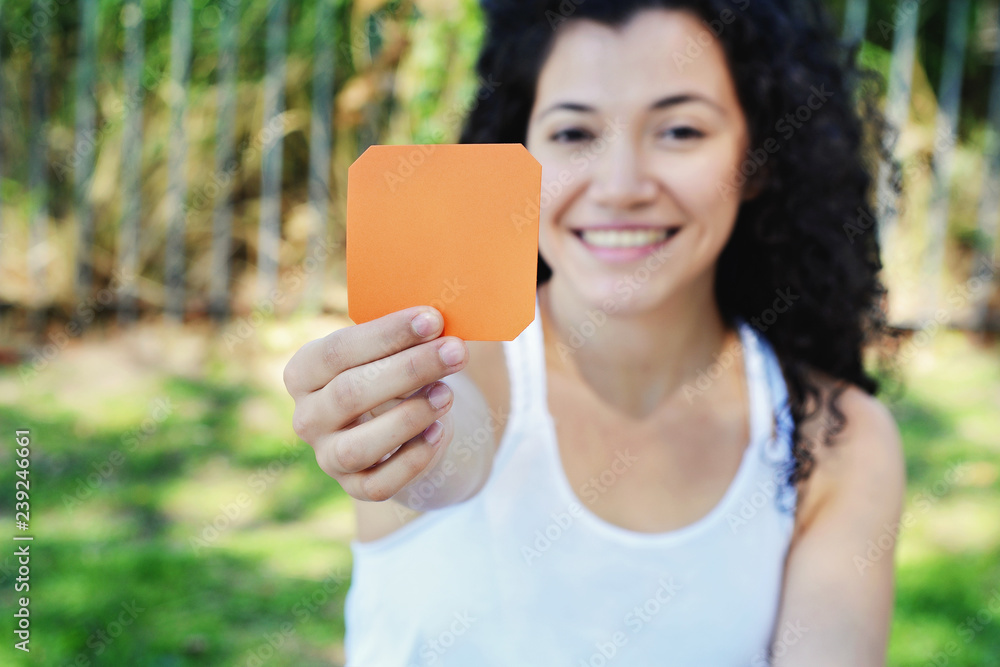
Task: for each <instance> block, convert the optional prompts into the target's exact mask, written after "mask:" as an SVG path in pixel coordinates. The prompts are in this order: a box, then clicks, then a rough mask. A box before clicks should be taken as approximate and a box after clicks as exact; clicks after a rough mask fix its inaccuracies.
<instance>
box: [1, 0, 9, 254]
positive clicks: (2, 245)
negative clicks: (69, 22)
mask: <svg viewBox="0 0 1000 667" xmlns="http://www.w3.org/2000/svg"><path fill="white" fill-rule="evenodd" d="M0 32H3V33H6V30H5V28H4V24H3V0H0ZM0 72H3V57H2V54H0ZM3 92H4V91H3V86H0V127H3V124H4V120H5V119H4V117H3ZM3 148H4V143H3V137H2V135H0V183H2V182H3ZM6 237H7V234H6V233H5V232H4V230H3V197H0V267H2V266H3V249H4V245H5V244H4V239H6Z"/></svg>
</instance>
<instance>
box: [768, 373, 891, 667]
mask: <svg viewBox="0 0 1000 667" xmlns="http://www.w3.org/2000/svg"><path fill="white" fill-rule="evenodd" d="M840 407H841V411H842V412H843V414H844V416H845V417H846V418H847V423H846V425H845V427H844V430H843V432H842V433H841V434H840V435H839V436H838V437H837V438H836V439H835V440H834V442H833V444H832V445H830V446H826V445H817V446H815V447H814V455H815V459H816V463H815V468H814V470H813V474H812V476H811V477H810V478H809V479H808V480H807V482H806V484H807V485H808V487H807V493H806V494H805V495H802V494H801V492H800V506H799V509H798V513H797V519H796V531H795V537H794V539H793V542H792V546H791V548H790V550H789V555H788V560H787V562H786V566H785V584H784V592H783V596H782V603H781V612H780V615H779V619H778V623H777V625H776V626H775V632H774V640H773V644H772V653H773V662H772V664H773V665H774V667H806V666H808V667H825V666H830V667H834V666H836V667H843V666H845V665H850V666H851V667H876V666H881V665H884V664H885V653H886V644H887V642H888V635H889V627H890V622H891V618H892V608H893V599H894V591H893V588H894V582H893V560H894V558H893V556H894V551H895V543H896V538H897V537H898V534H899V527H900V523H899V520H900V515H901V511H902V505H903V494H904V491H905V486H906V473H905V463H904V459H903V448H902V443H901V441H900V437H899V431H898V429H897V427H896V423H895V421H894V420H893V418H892V416H891V415H890V413H889V411H888V410H887V409H886V408H885V406H883V405H882V404H881V403H880V402H879V401H878V400H876V399H875V398H873V397H871V396H869V395H867V394H865V393H864V392H863V391H861V390H860V389H857V388H855V387H851V388H849V389H848V390H846V391H845V392H844V393H843V394H842V396H841V398H840Z"/></svg>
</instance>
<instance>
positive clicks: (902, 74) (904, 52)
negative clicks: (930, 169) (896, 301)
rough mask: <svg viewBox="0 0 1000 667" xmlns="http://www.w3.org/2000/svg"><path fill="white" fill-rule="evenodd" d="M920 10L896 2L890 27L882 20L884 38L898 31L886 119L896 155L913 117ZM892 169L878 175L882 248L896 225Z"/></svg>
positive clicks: (884, 166) (883, 167)
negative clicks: (900, 139)
mask: <svg viewBox="0 0 1000 667" xmlns="http://www.w3.org/2000/svg"><path fill="white" fill-rule="evenodd" d="M919 13H920V7H919V5H918V4H917V3H916V2H903V1H902V0H900V1H899V2H897V3H896V15H895V18H894V20H893V23H892V24H891V25H890V24H888V23H886V22H885V21H879V22H878V27H879V29H880V30H881V31H882V34H883V36H885V37H888V32H889V31H894V33H895V34H894V37H893V44H892V62H891V64H890V66H889V91H888V99H887V101H886V112H885V115H886V120H888V121H889V123H890V128H889V132H888V134H889V136H886V137H883V141H884V143H885V146H886V148H887V149H888V150H889V151H890V152H892V153H894V152H895V147H896V141H897V139H898V133H902V132H903V129H904V128H905V126H906V122H907V120H908V119H909V116H910V88H911V87H912V83H913V60H914V55H915V53H916V42H917V17H918V15H919ZM889 178H890V166H889V165H888V164H887V163H885V162H883V163H882V164H881V165H880V168H879V175H878V211H879V216H878V217H879V221H880V224H879V245H880V247H882V248H885V247H886V245H885V244H886V240H887V239H888V237H889V235H890V233H891V232H892V230H893V228H894V227H895V225H896V204H897V202H896V196H895V194H894V193H893V191H892V189H891V187H890V184H889Z"/></svg>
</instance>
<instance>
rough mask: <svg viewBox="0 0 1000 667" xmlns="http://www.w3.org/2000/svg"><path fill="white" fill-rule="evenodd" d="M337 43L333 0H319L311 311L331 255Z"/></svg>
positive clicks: (311, 133)
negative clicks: (334, 37)
mask: <svg viewBox="0 0 1000 667" xmlns="http://www.w3.org/2000/svg"><path fill="white" fill-rule="evenodd" d="M333 42H334V39H333V1H332V0H317V6H316V45H315V48H314V53H313V90H312V93H313V94H312V118H311V121H310V129H309V208H310V210H311V211H312V218H313V225H312V228H311V229H310V233H309V244H308V248H307V251H306V256H307V257H313V259H314V260H315V266H314V268H313V269H312V273H311V274H310V276H309V280H308V288H307V291H306V298H305V303H306V308H307V309H309V310H316V309H317V308H318V307H319V306H320V305H321V299H322V294H323V279H324V277H325V276H326V260H327V258H328V256H329V254H330V253H329V249H330V226H329V220H330V144H331V118H330V117H331V114H332V112H333V84H334V76H335V60H334V54H333Z"/></svg>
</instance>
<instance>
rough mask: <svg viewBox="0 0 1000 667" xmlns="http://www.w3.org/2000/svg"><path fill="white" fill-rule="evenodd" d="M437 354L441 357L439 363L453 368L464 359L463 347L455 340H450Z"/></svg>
mask: <svg viewBox="0 0 1000 667" xmlns="http://www.w3.org/2000/svg"><path fill="white" fill-rule="evenodd" d="M438 354H439V355H441V361H443V362H444V365H445V366H454V365H455V364H457V363H460V362H461V361H462V359H465V346H464V345H462V344H461V343H460V342H458V341H457V340H450V341H448V342H447V343H445V344H444V345H442V346H441V349H440V350H438Z"/></svg>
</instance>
